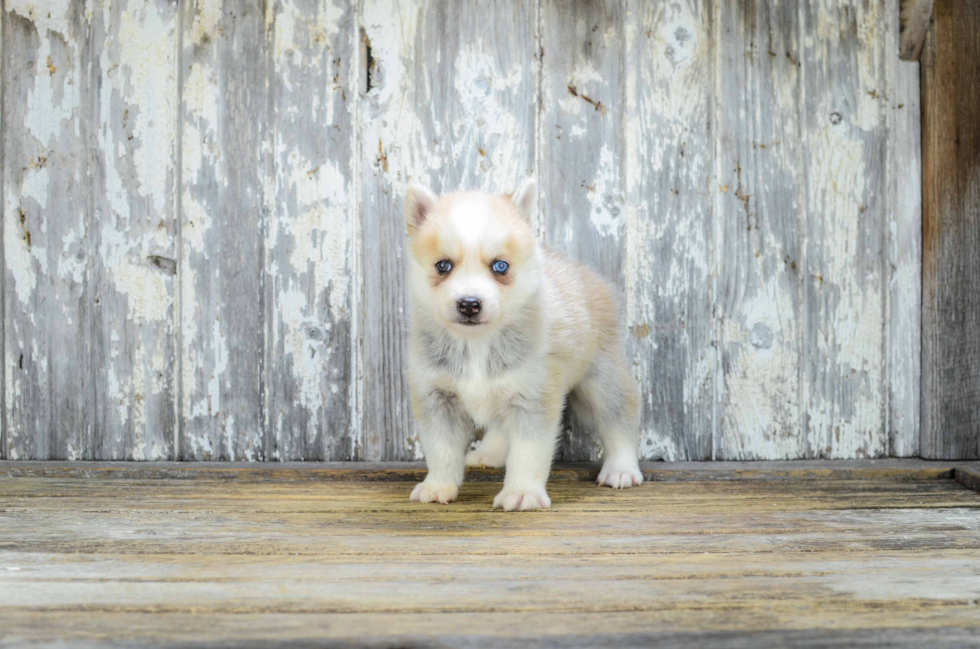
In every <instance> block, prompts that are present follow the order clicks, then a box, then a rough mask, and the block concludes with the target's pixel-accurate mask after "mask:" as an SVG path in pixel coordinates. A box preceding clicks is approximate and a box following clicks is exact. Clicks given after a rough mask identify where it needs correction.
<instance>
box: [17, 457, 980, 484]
mask: <svg viewBox="0 0 980 649" xmlns="http://www.w3.org/2000/svg"><path fill="white" fill-rule="evenodd" d="M640 468H641V471H642V472H643V476H644V479H645V480H647V481H649V482H694V481H732V480H769V481H788V480H879V479H889V480H950V479H955V480H957V481H958V482H960V483H961V484H963V485H964V486H966V487H968V488H970V489H973V490H976V491H980V462H972V463H964V462H961V461H960V462H958V461H931V460H918V459H889V460H787V461H764V462H643V463H641V465H640ZM425 472H426V470H425V464H424V463H423V462H318V463H311V462H284V463H267V464H266V463H260V464H256V463H247V462H60V461H20V462H15V461H0V477H7V478H29V477H34V478H76V479H119V480H175V479H176V480H192V479H194V480H226V481H241V482H413V481H420V480H422V479H423V478H424V477H425ZM598 472H599V464H598V463H584V462H583V463H559V464H556V465H555V467H554V469H553V470H552V472H551V476H550V481H551V482H555V481H567V480H571V481H594V480H595V479H596V477H597V475H598ZM503 475H504V473H503V471H502V470H499V469H482V468H481V469H474V468H468V469H467V471H466V481H467V482H500V481H502V480H503Z"/></svg>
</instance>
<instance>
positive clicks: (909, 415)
mask: <svg viewBox="0 0 980 649" xmlns="http://www.w3.org/2000/svg"><path fill="white" fill-rule="evenodd" d="M888 19H889V20H890V21H895V20H897V16H896V15H895V12H894V11H892V12H891V13H890V14H889V16H888ZM897 31H898V30H896V29H895V28H894V24H893V25H892V27H891V28H890V29H889V37H888V39H889V41H890V42H891V43H892V44H894V42H895V40H896V39H897V38H898V34H897ZM889 47H890V46H889ZM885 65H886V68H887V71H888V87H889V88H890V89H891V90H890V91H889V93H888V97H887V102H888V109H889V125H888V132H889V139H888V183H889V197H890V205H889V208H888V265H887V268H888V274H889V280H888V292H887V300H888V331H887V349H886V359H885V360H886V362H887V365H888V413H887V414H888V420H887V421H888V453H889V455H891V456H892V457H912V456H916V455H918V454H919V422H920V419H921V415H920V409H919V404H920V395H921V383H920V377H921V373H922V367H921V360H922V354H921V349H922V324H921V323H922V136H921V132H920V128H919V124H920V118H921V104H920V102H919V64H918V63H917V62H903V61H901V60H897V59H895V57H894V56H891V55H890V54H889V52H888V50H887V49H886V51H885Z"/></svg>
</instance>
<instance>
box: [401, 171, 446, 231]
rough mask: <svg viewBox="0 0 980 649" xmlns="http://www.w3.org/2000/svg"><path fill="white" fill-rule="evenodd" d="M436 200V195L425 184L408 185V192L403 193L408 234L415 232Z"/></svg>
mask: <svg viewBox="0 0 980 649" xmlns="http://www.w3.org/2000/svg"><path fill="white" fill-rule="evenodd" d="M437 200H438V199H437V198H436V195H435V194H433V193H432V190H431V189H429V188H428V187H426V186H425V185H420V184H418V183H412V184H411V185H409V187H408V193H407V194H405V223H406V224H407V225H408V233H409V234H415V231H416V230H417V229H418V228H419V227H421V226H422V224H423V223H424V222H425V219H426V218H427V217H428V216H429V211H430V210H432V207H433V206H434V205H435V204H436V201H437Z"/></svg>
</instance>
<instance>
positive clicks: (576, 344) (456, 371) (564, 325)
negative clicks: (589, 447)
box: [405, 179, 643, 511]
mask: <svg viewBox="0 0 980 649" xmlns="http://www.w3.org/2000/svg"><path fill="white" fill-rule="evenodd" d="M534 200H535V183H534V180H533V179H529V180H527V181H525V182H524V184H523V185H522V186H521V188H520V189H518V190H517V191H516V192H515V193H514V194H513V195H512V196H497V195H491V194H484V193H479V192H472V193H461V194H450V195H447V196H443V197H441V198H439V197H436V196H435V195H434V194H433V193H432V192H431V191H430V190H429V189H427V188H425V187H422V186H419V185H413V186H412V187H411V188H410V189H409V191H408V195H407V196H406V198H405V216H406V220H407V222H408V233H409V249H410V255H409V257H410V261H409V285H410V291H411V295H412V307H413V308H412V324H411V335H410V344H409V380H410V382H411V387H412V404H413V407H414V410H415V417H416V419H417V421H418V424H419V435H420V437H421V442H422V450H423V451H424V452H425V460H426V464H427V465H428V469H429V472H428V474H427V475H426V478H425V481H424V482H421V483H419V484H418V486H416V487H415V490H414V491H412V500H420V501H422V502H424V503H428V502H440V503H448V502H450V501H453V500H455V499H456V496H457V495H458V493H459V487H460V485H461V484H462V483H463V471H464V468H465V466H466V465H469V466H490V467H503V466H506V467H507V469H506V475H505V477H504V488H503V490H502V491H501V492H500V493H499V494H497V497H496V498H494V500H493V506H494V508H502V509H505V510H507V511H513V510H527V509H542V508H546V507H548V506H550V505H551V499H550V498H549V497H548V493H547V491H546V490H545V482H546V481H547V479H548V473H549V472H550V471H551V463H552V459H553V457H554V453H555V447H556V444H557V441H558V436H559V434H560V432H561V417H562V408H563V406H564V404H565V400H566V398H567V399H568V402H569V404H570V406H571V407H572V408H574V409H575V412H576V415H577V416H578V418H579V420H580V421H582V422H584V423H585V424H586V425H589V426H590V427H591V428H593V429H594V430H595V432H596V434H597V435H598V436H599V439H601V440H602V447H603V457H604V461H603V465H602V471H601V472H600V473H599V483H600V484H604V485H609V486H611V487H614V488H622V487H631V486H634V485H639V484H640V483H641V482H643V476H642V474H641V473H640V468H639V465H638V464H637V429H638V421H637V399H636V388H635V386H634V384H633V379H632V377H631V376H630V373H629V371H628V370H627V367H626V359H625V352H624V349H623V344H622V340H621V339H620V336H619V327H618V324H617V308H616V302H615V300H614V299H613V295H612V291H611V289H610V287H609V286H608V285H607V284H606V283H605V282H603V281H602V280H601V279H599V278H598V277H597V276H596V275H595V274H594V273H593V272H592V271H590V270H589V269H587V268H585V267H584V266H581V265H580V264H577V263H575V262H574V261H572V260H571V259H569V258H567V257H565V256H564V255H562V254H560V253H558V252H555V251H553V250H549V249H548V248H546V247H544V246H543V245H541V244H540V243H538V242H536V241H535V238H534V233H533V231H532V229H531V226H530V223H529V222H528V215H529V213H530V208H531V206H532V205H533V204H534ZM477 428H481V429H483V430H484V436H483V440H482V441H481V442H480V445H479V447H478V448H477V449H476V450H473V451H470V452H469V453H466V449H467V447H468V446H469V444H470V442H471V440H472V439H473V436H474V433H475V431H476V429H477Z"/></svg>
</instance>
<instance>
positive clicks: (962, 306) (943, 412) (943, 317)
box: [920, 0, 980, 458]
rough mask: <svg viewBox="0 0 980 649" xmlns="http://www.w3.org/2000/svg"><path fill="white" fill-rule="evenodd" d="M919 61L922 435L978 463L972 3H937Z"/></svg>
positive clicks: (979, 63) (979, 207)
mask: <svg viewBox="0 0 980 649" xmlns="http://www.w3.org/2000/svg"><path fill="white" fill-rule="evenodd" d="M933 18H934V24H933V29H932V30H931V31H930V32H929V35H928V36H927V37H926V46H925V52H924V53H923V55H922V200H923V208H922V222H923V227H922V230H923V241H922V433H921V444H920V452H921V454H922V456H923V457H929V458H946V457H959V458H977V457H980V336H977V332H978V331H980V119H978V118H977V106H980V40H978V39H977V33H978V30H980V5H977V4H976V3H975V2H966V1H961V0H939V1H937V2H936V6H935V9H934V16H933Z"/></svg>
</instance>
